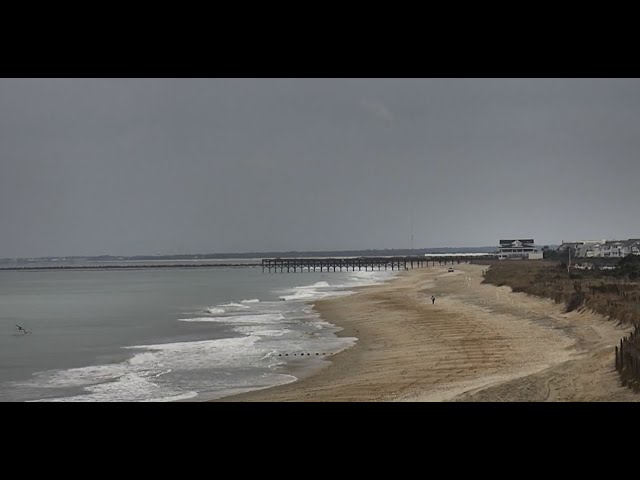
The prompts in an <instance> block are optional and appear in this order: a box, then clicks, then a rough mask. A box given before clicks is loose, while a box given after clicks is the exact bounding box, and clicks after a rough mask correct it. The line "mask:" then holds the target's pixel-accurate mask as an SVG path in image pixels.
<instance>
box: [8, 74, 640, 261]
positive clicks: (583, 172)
mask: <svg viewBox="0 0 640 480" xmlns="http://www.w3.org/2000/svg"><path fill="white" fill-rule="evenodd" d="M639 152H640V81H639V80H635V79H424V80H423V79H0V227H1V229H0V257H18V256H20V257H22V256H47V255H54V256H55V255H59V256H63V255H100V254H113V255H135V254H147V253H151V254H153V253H156V252H158V251H162V252H163V253H167V254H170V253H213V252H244V251H286V250H335V249H366V248H408V247H410V246H411V232H412V224H413V234H414V245H415V247H416V248H424V247H439V246H477V245H496V244H497V243H498V240H499V239H500V238H511V237H516V238H517V237H521V238H522V237H532V238H534V239H535V240H536V243H540V244H548V243H559V242H560V241H561V240H563V239H564V240H569V239H578V240H579V239H591V238H594V239H596V238H597V239H601V238H617V239H618V238H629V237H640V225H639V224H638V216H639V214H638V200H639V199H640V198H639V197H640V193H639V192H640V190H639V189H638V188H637V184H638V180H639V179H640V162H639V161H638V154H639Z"/></svg>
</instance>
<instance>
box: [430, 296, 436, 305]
mask: <svg viewBox="0 0 640 480" xmlns="http://www.w3.org/2000/svg"><path fill="white" fill-rule="evenodd" d="M435 303H436V296H435V295H431V305H435Z"/></svg>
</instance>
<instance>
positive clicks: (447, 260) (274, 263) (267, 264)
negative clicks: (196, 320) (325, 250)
mask: <svg viewBox="0 0 640 480" xmlns="http://www.w3.org/2000/svg"><path fill="white" fill-rule="evenodd" d="M469 260H470V259H469V258H468V257H462V256H456V255H451V256H446V257H442V256H438V257H428V256H421V257H417V256H413V257H346V258H264V259H262V271H263V272H265V271H267V272H269V273H271V272H272V271H273V272H274V273H275V272H278V271H280V272H281V273H283V272H285V271H286V272H288V273H291V272H293V273H295V272H303V271H304V270H305V269H306V270H307V272H311V271H313V272H315V271H317V269H319V270H320V271H321V272H323V271H327V272H330V271H333V272H336V271H338V272H342V271H343V269H344V270H345V271H356V270H359V271H361V270H364V271H369V270H371V271H374V270H376V269H377V270H388V269H391V270H409V269H410V268H421V267H427V266H429V262H431V263H432V265H435V264H436V263H438V264H439V265H443V264H444V265H448V264H453V263H456V262H457V263H466V262H468V261H469Z"/></svg>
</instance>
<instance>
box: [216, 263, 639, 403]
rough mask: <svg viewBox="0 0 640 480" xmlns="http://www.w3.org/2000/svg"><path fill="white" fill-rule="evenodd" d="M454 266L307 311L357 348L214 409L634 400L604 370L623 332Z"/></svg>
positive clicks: (409, 275) (609, 369)
mask: <svg viewBox="0 0 640 480" xmlns="http://www.w3.org/2000/svg"><path fill="white" fill-rule="evenodd" d="M454 267H455V271H454V272H453V273H449V272H447V268H445V267H437V266H436V267H428V268H421V269H414V270H410V271H407V272H403V274H402V275H401V276H400V277H398V278H396V279H395V280H393V281H391V282H389V283H385V284H382V285H376V286H370V287H363V288H361V289H360V290H359V292H358V293H357V294H355V295H352V296H349V297H341V298H334V299H327V300H321V301H317V302H315V307H314V308H315V309H316V310H317V311H318V312H319V313H320V315H321V316H322V317H323V318H324V319H325V320H327V321H329V322H331V323H333V324H335V325H337V326H339V327H342V328H343V330H342V331H341V332H339V335H340V336H348V337H357V338H358V341H357V342H356V344H355V345H354V346H353V347H351V348H349V349H347V350H344V351H342V352H340V353H338V354H336V355H333V356H331V357H330V360H331V362H330V365H329V366H327V367H325V368H323V369H322V370H320V371H319V372H318V373H315V374H313V375H311V376H307V377H305V378H302V379H300V380H299V381H296V382H293V383H290V384H287V385H282V386H279V387H274V388H269V389H265V390H259V391H253V392H249V393H244V394H240V395H234V396H231V397H226V398H223V399H219V400H217V401H227V402H228V401H234V402H235V401H260V402H288V401H349V402H351V401H356V402H364V401H636V402H637V401H640V395H638V394H635V393H633V392H632V391H631V390H629V389H628V388H626V387H623V386H621V384H620V381H619V378H618V375H617V373H616V372H615V370H614V366H613V349H614V346H615V345H616V344H617V343H618V342H619V340H620V338H621V337H622V336H623V335H624V334H625V333H626V332H627V331H628V329H627V328H623V327H620V326H617V325H616V322H613V321H608V320H607V319H605V318H603V317H602V316H600V315H595V314H592V313H588V312H571V313H564V312H563V308H562V306H561V305H558V304H555V303H553V302H552V301H551V300H545V299H541V298H537V297H532V296H528V295H526V294H522V293H513V292H511V289H510V288H509V287H496V286H493V285H482V284H481V281H482V271H483V269H484V268H486V267H483V266H480V265H467V264H462V265H455V266H454ZM431 295H435V296H436V302H435V304H432V303H431V299H430V297H431Z"/></svg>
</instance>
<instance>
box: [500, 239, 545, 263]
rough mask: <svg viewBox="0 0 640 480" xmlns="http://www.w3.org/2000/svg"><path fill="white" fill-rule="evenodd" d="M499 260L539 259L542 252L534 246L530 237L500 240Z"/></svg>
mask: <svg viewBox="0 0 640 480" xmlns="http://www.w3.org/2000/svg"><path fill="white" fill-rule="evenodd" d="M497 253H498V259H499V260H522V259H529V260H541V259H542V252H541V251H539V249H538V248H537V247H535V246H534V242H533V239H532V238H527V239H510V240H500V246H499V247H498V252H497Z"/></svg>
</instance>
